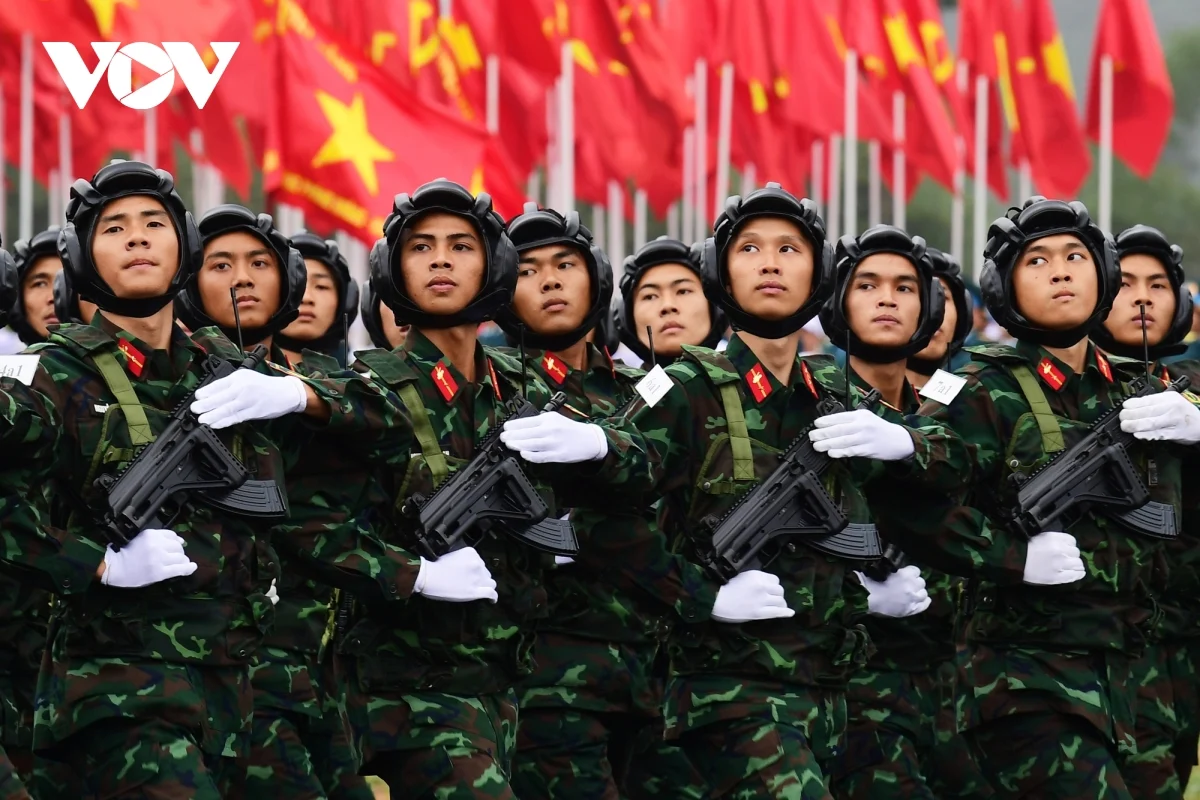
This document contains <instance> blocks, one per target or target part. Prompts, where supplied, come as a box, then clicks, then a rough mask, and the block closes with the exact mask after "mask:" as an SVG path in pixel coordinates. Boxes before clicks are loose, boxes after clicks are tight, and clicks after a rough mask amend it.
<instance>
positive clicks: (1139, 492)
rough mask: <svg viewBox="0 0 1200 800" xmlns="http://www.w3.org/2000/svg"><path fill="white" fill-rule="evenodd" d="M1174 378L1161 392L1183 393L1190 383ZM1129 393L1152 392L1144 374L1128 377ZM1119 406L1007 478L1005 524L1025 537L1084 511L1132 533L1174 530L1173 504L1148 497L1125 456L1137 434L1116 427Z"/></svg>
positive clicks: (1057, 527) (1169, 535) (1171, 533)
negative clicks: (1011, 490)
mask: <svg viewBox="0 0 1200 800" xmlns="http://www.w3.org/2000/svg"><path fill="white" fill-rule="evenodd" d="M1190 385H1191V384H1190V381H1188V379H1187V378H1178V379H1177V380H1175V381H1174V382H1173V383H1171V384H1170V385H1169V386H1168V387H1167V388H1166V391H1171V392H1183V391H1186V390H1187V388H1188V386H1190ZM1131 388H1132V389H1133V393H1132V394H1131V395H1130V396H1131V397H1145V396H1146V395H1149V394H1153V393H1154V388H1153V387H1152V386H1151V384H1150V382H1149V381H1148V380H1147V379H1146V378H1138V379H1137V380H1136V381H1134V382H1133V384H1132V386H1131ZM1120 413H1121V409H1120V407H1119V406H1118V407H1116V408H1113V409H1111V410H1110V411H1108V412H1107V413H1105V414H1104V416H1102V417H1100V419H1098V420H1096V422H1095V424H1093V425H1092V427H1091V429H1090V430H1089V431H1088V434H1087V436H1085V437H1084V438H1083V439H1082V440H1081V441H1079V442H1078V443H1077V444H1075V446H1073V447H1071V448H1069V449H1067V450H1063V451H1062V452H1060V453H1059V454H1058V455H1056V456H1055V457H1054V458H1053V459H1052V460H1051V461H1050V462H1049V463H1047V464H1046V465H1045V466H1043V467H1042V468H1041V469H1039V470H1038V471H1037V472H1034V473H1033V474H1032V475H1028V476H1026V475H1024V474H1023V473H1020V472H1014V473H1013V474H1012V475H1011V476H1010V478H1009V479H1010V480H1011V481H1012V482H1013V483H1014V484H1015V485H1016V486H1017V487H1018V489H1017V503H1016V506H1015V507H1013V508H1011V509H1009V510H1008V513H1007V523H1008V526H1009V527H1010V528H1011V529H1012V530H1013V531H1014V532H1015V533H1019V534H1021V535H1023V536H1026V537H1032V536H1036V535H1037V534H1039V533H1041V532H1042V531H1049V530H1054V531H1065V530H1066V529H1067V528H1068V527H1069V526H1070V525H1071V523H1073V522H1075V521H1076V520H1077V519H1079V518H1080V517H1081V516H1083V515H1084V514H1087V513H1088V512H1098V513H1103V514H1104V515H1105V516H1106V517H1108V518H1109V519H1111V520H1113V521H1114V522H1117V523H1119V524H1120V525H1122V526H1123V527H1125V528H1127V529H1129V530H1130V531H1131V532H1133V533H1137V534H1141V535H1143V536H1149V537H1152V538H1155V539H1174V538H1176V537H1177V536H1178V535H1179V523H1178V520H1177V519H1176V518H1175V508H1174V506H1171V505H1169V504H1167V503H1159V502H1156V501H1152V500H1150V491H1149V489H1148V488H1147V487H1146V483H1145V481H1144V480H1143V479H1142V476H1141V475H1139V474H1138V471H1137V469H1136V468H1135V467H1134V464H1133V460H1132V459H1131V458H1130V456H1129V446H1130V445H1132V444H1133V443H1134V442H1136V441H1137V439H1136V438H1135V437H1134V436H1133V434H1131V433H1125V432H1124V431H1122V430H1121V419H1120Z"/></svg>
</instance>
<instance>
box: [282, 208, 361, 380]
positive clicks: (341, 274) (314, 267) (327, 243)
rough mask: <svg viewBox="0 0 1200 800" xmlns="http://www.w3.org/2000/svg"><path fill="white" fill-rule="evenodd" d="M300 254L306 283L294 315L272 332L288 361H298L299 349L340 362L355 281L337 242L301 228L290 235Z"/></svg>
mask: <svg viewBox="0 0 1200 800" xmlns="http://www.w3.org/2000/svg"><path fill="white" fill-rule="evenodd" d="M291 242H292V247H294V248H296V249H297V250H299V251H300V255H302V256H304V265H305V267H306V271H307V275H308V285H307V287H306V288H305V290H304V299H303V300H302V301H301V303H300V313H299V316H297V317H296V319H295V320H294V321H293V322H292V323H291V324H290V325H288V326H287V327H286V328H284V329H283V330H282V331H280V332H279V333H278V334H277V335H276V336H275V341H276V342H277V343H278V345H279V346H280V347H281V348H282V349H283V352H284V355H286V356H287V359H288V362H289V363H292V364H298V363H300V361H301V351H302V350H311V351H313V352H317V353H322V354H324V355H327V356H330V357H332V358H335V359H336V360H337V361H339V362H341V363H342V364H343V365H344V364H345V363H346V362H347V360H348V356H349V352H348V350H347V347H348V343H347V341H346V332H347V331H348V330H350V326H351V325H353V324H354V320H355V319H356V318H357V317H358V284H357V283H355V282H354V280H353V279H352V278H351V277H350V265H349V264H347V263H346V258H345V256H343V255H342V254H341V252H340V251H339V249H338V246H337V242H335V241H333V240H332V239H322V238H321V237H320V236H317V235H315V234H312V233H309V232H308V231H301V232H300V233H298V234H296V235H295V236H293V237H292V239H291Z"/></svg>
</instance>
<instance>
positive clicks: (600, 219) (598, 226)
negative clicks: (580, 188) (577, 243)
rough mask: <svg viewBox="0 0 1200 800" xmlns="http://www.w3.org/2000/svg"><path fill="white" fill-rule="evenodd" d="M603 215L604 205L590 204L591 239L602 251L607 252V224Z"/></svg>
mask: <svg viewBox="0 0 1200 800" xmlns="http://www.w3.org/2000/svg"><path fill="white" fill-rule="evenodd" d="M606 223H607V219H606V217H605V215H604V205H603V204H602V203H594V204H593V205H592V241H593V242H595V244H596V246H597V247H599V248H600V249H601V250H603V251H604V252H606V253H607V252H608V225H607V224H606Z"/></svg>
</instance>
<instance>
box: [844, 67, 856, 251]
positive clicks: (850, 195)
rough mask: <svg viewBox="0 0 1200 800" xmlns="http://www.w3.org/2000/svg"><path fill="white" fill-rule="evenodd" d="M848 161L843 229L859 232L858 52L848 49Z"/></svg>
mask: <svg viewBox="0 0 1200 800" xmlns="http://www.w3.org/2000/svg"><path fill="white" fill-rule="evenodd" d="M845 127H846V130H845V134H846V163H845V165H844V167H843V169H844V170H845V172H844V173H843V177H844V179H845V185H844V187H843V189H842V192H843V195H844V196H843V197H842V202H843V203H845V209H844V210H843V212H842V230H844V231H845V232H846V233H848V234H851V235H854V234H857V233H858V53H856V52H855V51H853V50H847V51H846V108H845Z"/></svg>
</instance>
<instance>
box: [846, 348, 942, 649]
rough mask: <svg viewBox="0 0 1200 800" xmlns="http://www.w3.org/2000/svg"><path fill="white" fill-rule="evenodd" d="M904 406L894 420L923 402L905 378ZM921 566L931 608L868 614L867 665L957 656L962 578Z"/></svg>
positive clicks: (856, 379)
mask: <svg viewBox="0 0 1200 800" xmlns="http://www.w3.org/2000/svg"><path fill="white" fill-rule="evenodd" d="M850 380H851V381H852V382H853V383H854V386H855V388H857V389H858V390H859V391H861V392H863V393H864V394H865V393H867V392H869V391H871V388H872V387H871V386H870V385H869V384H868V383H867V382H866V381H865V380H863V378H862V376H860V375H859V374H858V373H857V372H855V371H853V370H851V371H850ZM903 396H904V398H905V399H906V400H907V401H908V402H907V403H906V404H905V405H904V406H903V407H902V408H898V409H890V411H892V412H893V413H892V414H890V415H887V414H886V412H885V415H887V416H889V418H890V419H891V421H893V422H898V423H902V422H904V419H903V417H902V416H901V415H907V414H915V413H916V412H917V410H918V409H919V408H920V406H921V396H920V395H919V394H918V393H917V390H916V389H915V388H914V387H913V386H912V384H910V383H909V382H908V380H907V379H906V380H905V381H904V392H903ZM920 566H921V577H922V578H924V579H925V589H926V591H927V592H929V598H930V600H931V602H930V604H929V608H927V609H925V610H924V611H922V612H921V613H920V614H917V615H915V616H911V617H903V618H899V619H896V618H891V617H877V616H875V615H873V614H868V615H867V616H866V617H865V618H864V619H863V626H864V627H866V629H867V633H868V634H870V636H871V644H873V645H875V654H874V655H873V656H871V660H870V661H869V662H868V666H869V667H870V668H871V669H878V670H904V671H925V670H929V669H932V668H934V667H936V666H937V665H938V664H940V663H943V662H945V661H949V660H950V659H953V658H954V637H955V625H956V623H957V621H958V607H959V603H960V599H961V597H962V590H963V580H962V579H961V578H957V577H954V576H952V575H947V574H946V573H944V572H939V571H938V570H935V569H931V568H929V567H927V566H925V565H923V564H922V565H920Z"/></svg>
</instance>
